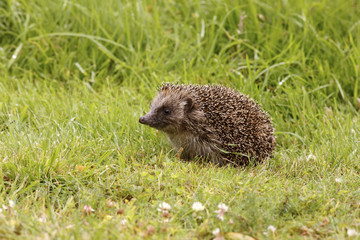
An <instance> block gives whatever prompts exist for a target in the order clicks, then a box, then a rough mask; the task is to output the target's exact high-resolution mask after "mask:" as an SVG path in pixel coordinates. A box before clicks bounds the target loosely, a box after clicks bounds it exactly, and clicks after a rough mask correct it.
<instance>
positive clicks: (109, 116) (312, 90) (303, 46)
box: [0, 0, 360, 239]
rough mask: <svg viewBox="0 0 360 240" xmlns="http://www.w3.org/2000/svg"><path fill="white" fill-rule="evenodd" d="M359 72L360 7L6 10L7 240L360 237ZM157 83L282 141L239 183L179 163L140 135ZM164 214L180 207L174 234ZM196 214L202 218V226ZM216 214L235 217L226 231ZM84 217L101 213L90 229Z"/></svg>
mask: <svg viewBox="0 0 360 240" xmlns="http://www.w3.org/2000/svg"><path fill="white" fill-rule="evenodd" d="M359 65H360V3H359V2H358V1H356V0H346V1H340V0H333V1H325V0H323V1H305V0H302V1H287V0H282V1H256V0H247V1H232V0H224V1H218V0H211V1H172V0H162V1H155V0H148V1H115V0H109V1H106V2H105V1H99V0H92V1H91V0H80V1H71V0H62V1H60V0H57V1H45V0H36V1H31V2H29V1H25V0H20V1H15V0H2V1H0V129H1V132H0V141H1V146H0V154H1V155H0V156H1V159H2V161H1V175H2V177H1V178H0V187H1V189H2V191H1V198H0V202H3V204H4V205H5V206H7V205H9V203H8V201H9V200H13V201H15V202H16V207H15V210H16V211H14V209H13V210H11V209H10V210H9V209H7V210H6V209H5V208H3V212H2V215H1V216H0V222H1V224H0V235H1V237H4V238H28V237H30V238H34V239H36V238H41V239H44V238H69V237H71V238H74V239H78V238H91V237H93V238H97V237H100V236H104V237H107V238H114V239H118V238H124V239H125V238H142V237H149V238H151V237H152V238H154V239H159V238H175V239H184V238H187V239H191V238H201V239H203V238H205V239H210V238H213V237H214V235H213V234H212V230H213V229H214V228H216V227H219V228H220V230H221V233H222V234H223V235H224V236H227V238H231V235H226V234H227V233H229V232H237V233H243V234H244V235H248V236H252V237H255V238H256V239H258V238H259V239H263V238H273V239H288V238H292V237H295V238H300V237H308V238H310V239H311V238H320V239H321V238H330V239H342V238H345V237H346V236H347V230H349V229H357V231H358V232H360V230H359V224H360V202H359V196H360V190H359V189H360V184H359V182H360V181H359V180H360V179H359V173H360V165H359V162H360V161H359V153H358V151H359V150H358V149H359V136H360V135H359V134H360V132H359V126H360V120H359V108H360V99H359V80H360V76H359ZM164 81H170V82H177V83H197V84H208V83H210V84H222V85H226V86H230V87H232V88H235V89H238V90H239V91H241V92H242V93H245V94H247V95H249V96H250V97H252V98H254V99H256V100H257V101H258V102H259V103H260V104H261V105H262V106H263V108H264V109H265V110H266V111H268V112H269V113H270V115H271V116H272V118H273V121H274V125H275V127H276V135H277V142H278V145H277V150H276V154H275V157H274V159H272V160H269V161H268V162H266V163H264V164H263V165H261V166H256V167H253V166H250V167H248V168H245V169H232V168H216V167H213V166H208V165H206V166H199V165H197V164H195V163H186V162H182V161H178V159H177V158H176V154H175V153H174V152H173V151H171V146H170V144H168V142H167V141H166V139H165V138H164V137H163V136H162V134H159V133H157V132H155V131H154V130H152V129H150V128H147V127H145V126H141V125H139V124H138V122H137V121H138V118H139V116H141V115H142V114H144V113H145V112H146V111H147V110H148V109H149V104H150V102H151V99H152V98H153V97H154V95H155V94H156V89H157V87H158V86H159V85H160V84H161V82H164ZM335 180H336V181H335ZM110 200H111V201H114V202H115V204H114V205H115V206H114V207H109V206H108V205H109V204H107V202H106V201H110ZM162 201H166V202H168V203H170V204H171V205H172V206H173V209H172V212H171V214H172V215H171V216H172V221H171V222H169V223H166V224H165V223H163V222H162V218H161V214H160V213H158V212H157V211H156V208H157V205H158V204H159V203H160V202H162ZM194 201H201V202H202V203H203V204H205V205H206V208H207V209H208V210H207V211H206V213H202V214H203V215H202V218H201V219H198V218H197V217H196V216H194V215H193V213H192V210H191V204H192V203H193V202H194ZM220 202H224V203H226V204H228V205H229V207H230V211H231V213H229V216H228V218H227V219H225V221H224V222H221V221H219V220H218V219H216V216H215V214H214V210H216V206H217V204H218V203H220ZM85 205H91V206H92V207H93V208H94V209H95V212H94V213H93V214H91V215H90V216H86V217H85V216H84V215H83V213H82V211H81V209H82V208H83V207H84V206H85ZM117 208H120V209H124V210H125V211H124V214H123V215H119V216H116V209H117ZM230 218H231V220H232V221H233V222H234V223H233V224H229V220H230ZM39 219H40V221H39ZM44 219H45V220H44ZM124 219H126V220H127V223H126V224H125V225H124V224H122V223H123V222H121V221H122V220H124ZM43 220H44V221H43ZM39 222H40V223H39ZM139 222H140V223H141V224H139ZM269 225H274V226H276V228H277V230H276V232H275V233H268V232H266V231H267V227H268V226H269ZM149 226H152V227H154V229H155V231H149V230H148V227H149ZM264 232H266V234H264ZM229 236H230V237H229Z"/></svg>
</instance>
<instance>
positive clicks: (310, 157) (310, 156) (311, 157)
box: [306, 153, 316, 161]
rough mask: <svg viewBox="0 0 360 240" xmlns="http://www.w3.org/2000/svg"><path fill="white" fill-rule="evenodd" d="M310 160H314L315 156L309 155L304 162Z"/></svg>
mask: <svg viewBox="0 0 360 240" xmlns="http://www.w3.org/2000/svg"><path fill="white" fill-rule="evenodd" d="M310 159H314V160H316V157H315V155H313V154H311V153H310V154H309V155H308V156H307V157H306V161H309V160H310Z"/></svg>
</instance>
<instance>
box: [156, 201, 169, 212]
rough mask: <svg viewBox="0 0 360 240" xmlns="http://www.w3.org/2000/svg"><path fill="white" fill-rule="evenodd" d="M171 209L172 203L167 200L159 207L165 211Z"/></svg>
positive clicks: (161, 210) (160, 210) (159, 209)
mask: <svg viewBox="0 0 360 240" xmlns="http://www.w3.org/2000/svg"><path fill="white" fill-rule="evenodd" d="M170 209H171V206H170V204H168V203H166V202H162V203H160V204H159V207H158V209H157V210H158V211H159V212H164V211H170Z"/></svg>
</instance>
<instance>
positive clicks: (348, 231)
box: [347, 229, 359, 237]
mask: <svg viewBox="0 0 360 240" xmlns="http://www.w3.org/2000/svg"><path fill="white" fill-rule="evenodd" d="M347 235H348V236H349V237H355V236H357V235H359V233H358V232H357V231H356V230H355V229H348V230H347Z"/></svg>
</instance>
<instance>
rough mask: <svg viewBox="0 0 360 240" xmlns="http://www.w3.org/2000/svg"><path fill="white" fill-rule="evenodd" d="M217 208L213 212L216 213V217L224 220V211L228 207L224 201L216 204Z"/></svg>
mask: <svg viewBox="0 0 360 240" xmlns="http://www.w3.org/2000/svg"><path fill="white" fill-rule="evenodd" d="M218 208H219V209H218V210H216V211H215V213H217V217H218V218H219V219H220V220H221V221H224V215H225V213H226V212H227V211H228V210H229V207H228V206H226V205H225V204H224V203H220V204H219V205H218Z"/></svg>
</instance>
